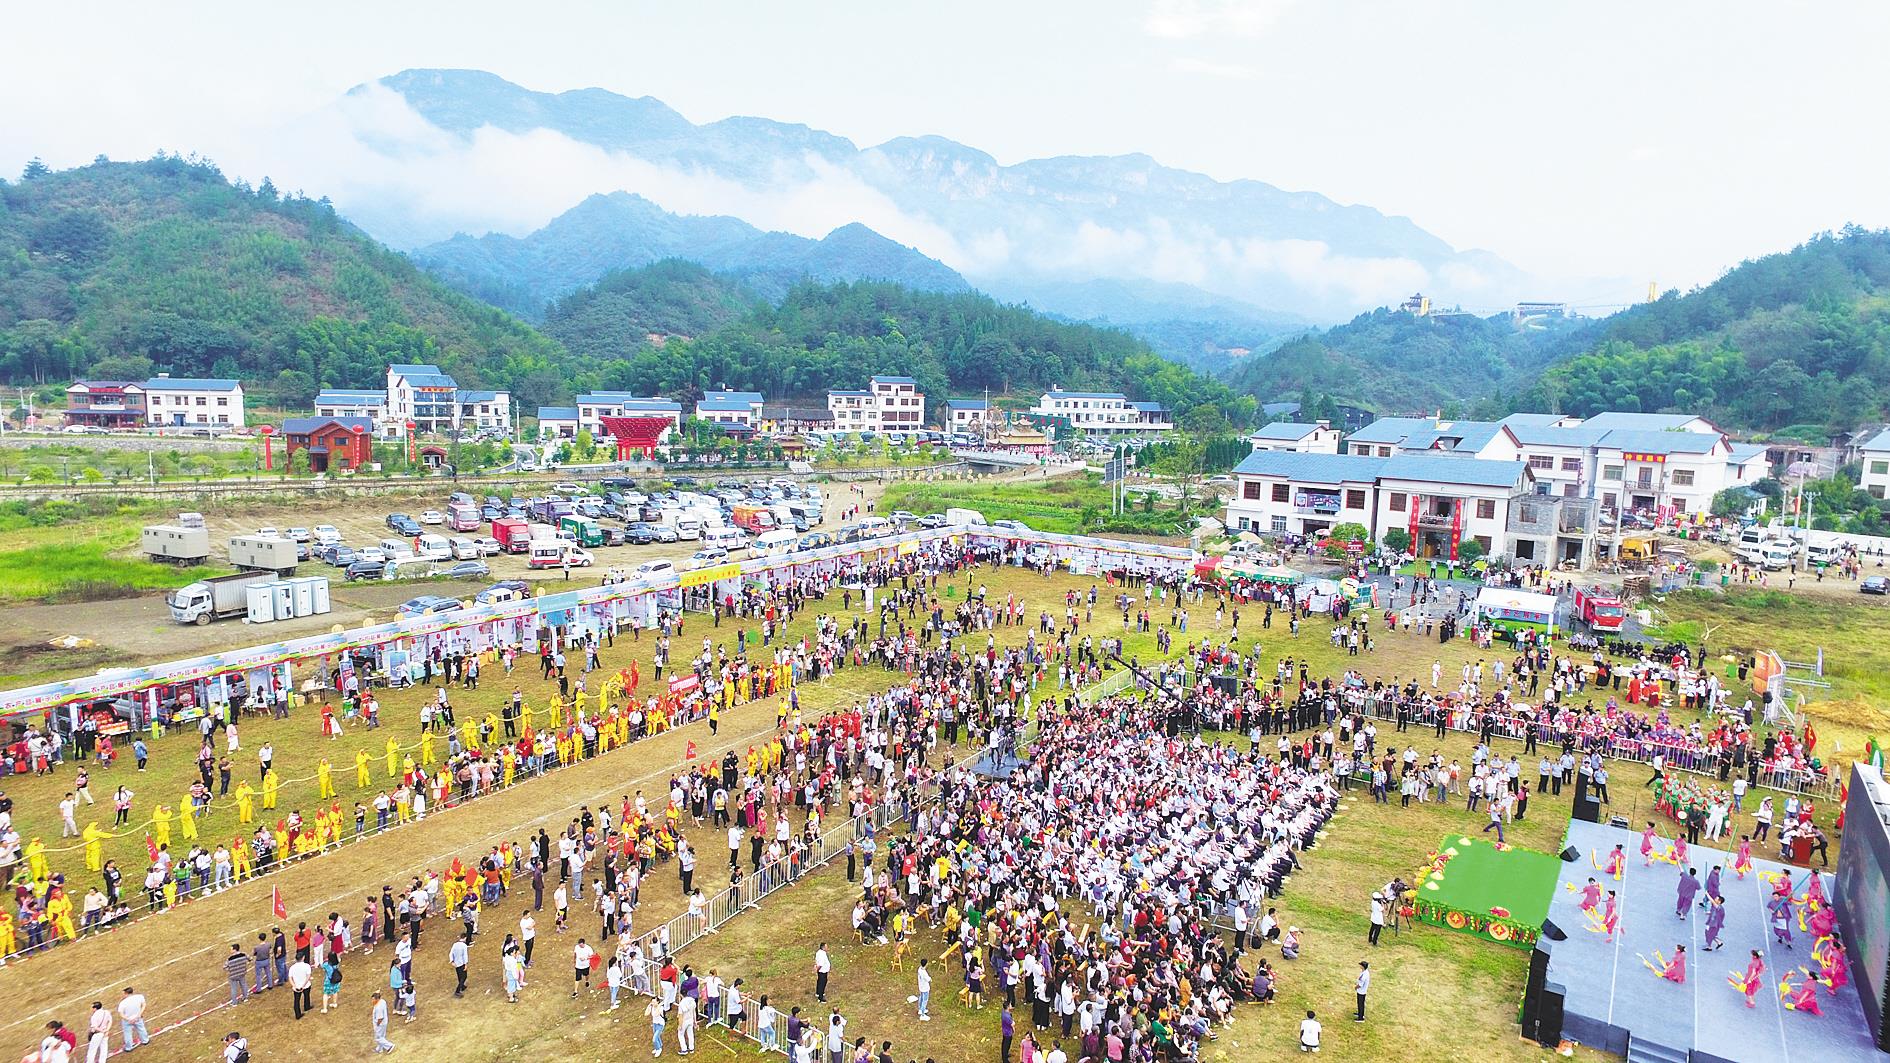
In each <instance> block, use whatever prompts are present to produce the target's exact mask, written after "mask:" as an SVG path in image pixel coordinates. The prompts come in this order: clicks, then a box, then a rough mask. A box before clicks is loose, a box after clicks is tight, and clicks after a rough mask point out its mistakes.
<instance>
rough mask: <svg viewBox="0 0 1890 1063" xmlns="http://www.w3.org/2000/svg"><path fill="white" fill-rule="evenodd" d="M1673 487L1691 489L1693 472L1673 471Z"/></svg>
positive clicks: (1690, 470)
mask: <svg viewBox="0 0 1890 1063" xmlns="http://www.w3.org/2000/svg"><path fill="white" fill-rule="evenodd" d="M1673 485H1674V486H1675V487H1692V486H1693V470H1692V469H1675V470H1674V471H1673Z"/></svg>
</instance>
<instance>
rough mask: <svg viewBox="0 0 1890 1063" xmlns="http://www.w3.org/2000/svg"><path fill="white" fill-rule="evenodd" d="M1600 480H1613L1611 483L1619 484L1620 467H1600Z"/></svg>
mask: <svg viewBox="0 0 1890 1063" xmlns="http://www.w3.org/2000/svg"><path fill="white" fill-rule="evenodd" d="M1601 478H1602V479H1604V480H1613V481H1615V482H1617V483H1618V482H1620V480H1621V466H1619V465H1603V466H1602V467H1601Z"/></svg>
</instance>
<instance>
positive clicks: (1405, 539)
mask: <svg viewBox="0 0 1890 1063" xmlns="http://www.w3.org/2000/svg"><path fill="white" fill-rule="evenodd" d="M1378 538H1379V542H1381V543H1383V544H1384V546H1385V549H1387V550H1391V551H1393V552H1395V553H1400V554H1402V553H1404V552H1405V551H1407V550H1409V549H1411V533H1410V532H1408V531H1405V530H1404V529H1403V528H1387V529H1386V530H1385V534H1383V535H1381V536H1379V537H1378Z"/></svg>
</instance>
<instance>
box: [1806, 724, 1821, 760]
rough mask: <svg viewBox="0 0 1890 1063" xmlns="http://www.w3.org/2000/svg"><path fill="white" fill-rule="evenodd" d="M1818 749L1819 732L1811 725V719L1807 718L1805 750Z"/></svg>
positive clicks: (1814, 750) (1811, 751)
mask: <svg viewBox="0 0 1890 1063" xmlns="http://www.w3.org/2000/svg"><path fill="white" fill-rule="evenodd" d="M1817 751H1818V732H1817V730H1816V729H1814V728H1813V727H1812V726H1811V721H1810V720H1806V721H1805V752H1806V753H1816V752H1817Z"/></svg>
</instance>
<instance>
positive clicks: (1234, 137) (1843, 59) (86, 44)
mask: <svg viewBox="0 0 1890 1063" xmlns="http://www.w3.org/2000/svg"><path fill="white" fill-rule="evenodd" d="M1886 54H1890V4H1887V3H1882V2H1873V3H1840V2H1833V3H1818V4H1794V3H1788V2H1779V0H1773V2H1768V3H1744V2H1727V0H1716V2H1669V0H1661V2H1657V3H1648V2H1646V0H1638V2H1633V3H1615V2H1597V0H1587V2H1582V3H1566V4H1548V3H1515V2H1512V0H1480V2H1479V0H1463V2H1433V3H1419V4H1414V3H1382V4H1381V3H1359V2H1346V0H1318V2H1311V0H1309V2H1298V0H1247V2H1237V3H1222V2H1216V0H1115V2H1109V0H1103V2H1097V0H1083V2H1060V0H1059V2H1041V0H1034V2H1033V0H1025V2H1021V3H1020V2H1017V0H1009V2H1004V3H989V2H979V0H954V2H950V3H944V2H933V3H920V2H890V3H889V2H886V0H845V2H816V0H801V2H752V3H713V2H706V0H698V2H688V3H675V2H667V3H639V2H631V0H620V2H616V3H589V4H585V3H552V2H543V0H541V2H538V3H532V4H520V3H516V2H511V3H480V2H464V0H462V2H459V3H453V4H420V3H411V2H400V3H391V4H390V3H385V2H381V3H371V4H370V3H350V2H331V3H326V4H320V5H293V6H290V5H268V4H255V3H241V4H238V3H186V4H176V5H157V4H115V3H95V4H35V5H30V6H28V7H26V8H22V9H20V10H17V11H14V12H12V13H10V15H9V18H8V30H7V32H6V34H5V35H4V36H0V101H5V103H4V110H0V114H4V117H3V118H0V171H4V172H6V173H9V174H16V173H18V171H19V168H20V166H21V165H22V164H23V163H24V162H25V161H26V160H27V159H28V158H31V157H32V156H35V155H39V156H42V157H44V158H45V159H46V160H47V161H48V162H49V163H51V164H53V165H56V166H66V165H72V164H76V163H81V162H85V161H87V160H89V159H91V158H92V157H93V156H94V155H97V154H99V153H101V152H102V153H106V154H109V155H111V156H113V157H115V158H133V157H140V156H144V155H148V154H150V153H151V152H153V151H155V150H157V149H159V148H164V149H168V150H177V151H184V152H192V151H196V152H201V153H203V154H206V155H209V156H211V157H213V158H216V159H217V160H218V161H219V162H223V163H225V168H226V170H230V171H232V172H233V173H239V174H241V175H243V176H247V177H250V178H251V179H252V180H254V179H257V178H259V177H260V176H262V173H261V172H257V171H260V170H262V169H264V168H266V166H267V162H266V161H265V160H264V159H260V158H257V157H255V156H256V153H255V152H254V151H253V150H252V146H253V145H254V144H255V143H256V142H258V141H259V140H261V139H263V137H264V134H265V133H267V132H268V131H271V130H276V129H279V128H280V127H281V126H283V125H284V124H286V123H290V122H292V121H293V120H295V119H296V118H298V117H299V116H302V115H305V114H309V113H312V112H315V111H319V110H321V109H322V108H324V107H325V106H327V105H329V104H330V103H331V102H332V101H333V100H334V98H335V97H336V96H337V95H339V94H340V93H342V92H344V91H345V90H347V89H348V88H349V87H350V86H352V85H355V84H358V83H360V82H364V81H369V80H372V79H374V78H377V77H380V76H383V75H386V74H390V73H393V72H395V71H398V70H401V69H404V68H408V67H474V68H480V69H485V70H490V71H492V72H494V73H497V74H500V75H502V76H504V77H506V78H508V79H510V80H512V81H515V82H518V83H520V84H522V85H525V86H527V87H530V88H534V89H540V90H547V91H556V90H562V89H568V88H579V87H584V86H592V85H595V86H601V87H604V88H608V89H612V90H615V91H618V92H622V93H625V94H628V95H650V96H655V97H658V98H660V99H662V100H664V101H666V102H668V103H669V104H670V105H671V106H673V107H675V108H676V109H678V110H679V111H681V112H682V113H683V114H684V115H686V116H687V117H689V118H691V119H693V120H695V121H698V122H702V121H709V120H713V119H716V118H720V117H724V116H727V115H731V114H751V115H761V116H765V117H770V118H775V119H779V120H784V121H797V122H804V123H806V124H808V125H812V126H816V127H819V128H824V129H827V130H830V131H832V132H835V133H838V134H840V135H842V136H846V137H849V138H851V139H853V140H854V141H855V142H857V143H860V144H862V145H866V144H873V143H878V142H880V141H883V140H886V139H888V138H891V137H894V136H899V135H916V134H923V133H936V134H941V135H944V136H948V137H951V138H953V139H955V140H959V141H962V142H964V143H967V144H970V145H973V146H975V147H978V148H982V149H984V150H986V151H988V152H990V153H991V154H993V155H995V156H996V157H997V158H998V160H999V161H1000V162H1005V163H1010V162H1016V161H1019V160H1022V159H1026V158H1031V157H1038V156H1044V155H1056V154H1118V153H1127V152H1145V153H1147V154H1150V155H1153V156H1154V157H1155V158H1157V159H1159V160H1161V161H1162V162H1165V163H1167V164H1170V165H1174V166H1180V167H1185V168H1188V169H1194V170H1199V171H1202V172H1205V173H1207V174H1210V175H1212V176H1214V177H1217V178H1222V179H1231V178H1254V179H1258V180H1262V181H1266V182H1269V183H1272V184H1275V185H1279V186H1281V187H1284V188H1288V189H1305V190H1311V191H1316V192H1320V193H1323V194H1325V195H1327V196H1330V197H1332V198H1333V199H1336V200H1339V201H1341V202H1347V203H1363V204H1367V205H1370V206H1373V207H1376V208H1378V209H1380V210H1383V211H1385V212H1386V213H1391V214H1402V215H1406V216H1408V217H1410V218H1412V219H1413V220H1415V221H1416V222H1417V223H1418V224H1419V225H1421V226H1423V227H1425V228H1427V229H1429V230H1431V231H1432V232H1434V233H1436V234H1438V235H1439V236H1441V237H1442V238H1444V239H1445V240H1447V241H1449V242H1451V243H1452V244H1454V245H1456V246H1458V247H1460V248H1483V249H1487V250H1490V251H1493V252H1495V253H1497V254H1499V255H1502V256H1504V257H1506V258H1508V259H1510V260H1511V261H1513V262H1515V263H1516V264H1518V265H1519V266H1522V267H1523V268H1524V269H1526V270H1530V271H1532V272H1535V273H1537V274H1540V275H1545V276H1578V275H1587V276H1609V277H1621V278H1636V280H1635V281H1634V284H1635V285H1636V286H1637V288H1638V289H1639V290H1632V291H1624V292H1623V293H1622V297H1623V298H1624V299H1629V298H1634V297H1638V296H1639V295H1640V294H1641V290H1644V288H1645V284H1646V281H1647V280H1658V281H1659V282H1660V283H1661V285H1662V287H1675V286H1680V287H1685V286H1689V285H1692V284H1695V283H1703V282H1705V281H1708V280H1711V279H1712V278H1713V277H1714V276H1715V275H1717V274H1718V273H1719V272H1720V271H1721V270H1723V269H1725V268H1726V267H1728V266H1730V265H1733V264H1734V263H1736V262H1737V261H1738V260H1739V259H1741V258H1744V257H1748V256H1751V255H1755V254H1759V253H1763V252H1766V251H1772V250H1779V249H1783V248H1786V247H1789V246H1790V245H1792V244H1793V243H1796V242H1797V241H1799V240H1801V239H1803V238H1804V237H1805V236H1807V235H1809V234H1811V233H1812V232H1814V231H1817V230H1820V229H1827V228H1837V227H1839V226H1841V225H1843V224H1844V223H1846V222H1851V221H1855V222H1858V223H1861V224H1865V225H1869V226H1873V227H1876V226H1884V225H1890V138H1885V137H1884V136H1882V134H1881V123H1882V109H1883V105H1884V104H1885V103H1886V102H1890V63H1887V62H1885V59H1884V57H1885V55H1886ZM306 191H308V192H309V193H310V194H313V195H320V194H322V191H323V190H322V189H319V188H309V189H307V190H306ZM1543 294H1544V295H1545V296H1551V295H1553V294H1554V293H1548V292H1545V293H1543Z"/></svg>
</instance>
